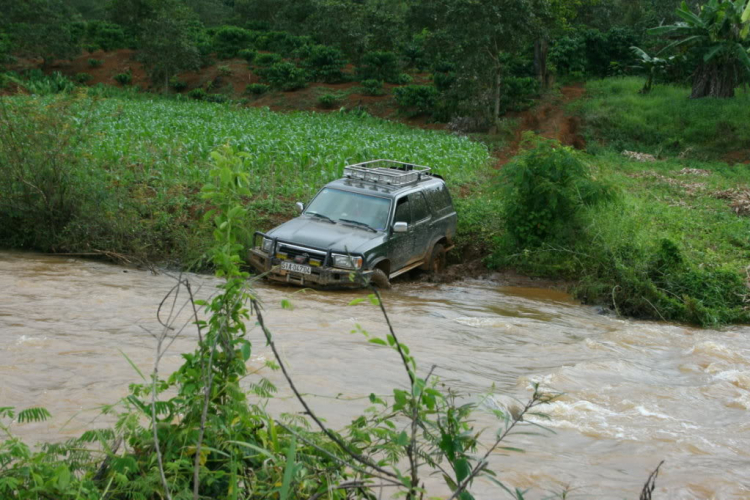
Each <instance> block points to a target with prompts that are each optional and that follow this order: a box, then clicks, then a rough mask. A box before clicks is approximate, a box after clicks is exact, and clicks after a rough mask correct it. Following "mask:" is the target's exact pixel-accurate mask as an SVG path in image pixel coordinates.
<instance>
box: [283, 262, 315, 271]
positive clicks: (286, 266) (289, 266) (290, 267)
mask: <svg viewBox="0 0 750 500" xmlns="http://www.w3.org/2000/svg"><path fill="white" fill-rule="evenodd" d="M281 269H283V270H285V271H292V272H293V273H300V274H310V273H312V267H310V266H303V265H302V264H295V263H294V262H282V263H281Z"/></svg>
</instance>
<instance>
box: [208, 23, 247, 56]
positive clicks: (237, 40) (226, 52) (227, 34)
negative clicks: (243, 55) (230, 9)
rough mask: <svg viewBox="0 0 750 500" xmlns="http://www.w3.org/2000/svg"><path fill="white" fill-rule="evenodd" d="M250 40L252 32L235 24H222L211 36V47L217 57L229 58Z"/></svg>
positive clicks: (243, 47)
mask: <svg viewBox="0 0 750 500" xmlns="http://www.w3.org/2000/svg"><path fill="white" fill-rule="evenodd" d="M252 41H253V34H252V32H250V31H248V30H245V29H242V28H238V27H236V26H223V27H221V28H219V29H218V30H217V31H216V33H215V34H214V36H213V48H214V51H216V56H217V57H218V58H219V59H231V58H233V57H235V56H236V55H237V54H238V53H239V51H240V50H242V49H245V48H247V47H248V46H249V45H250V44H251V43H252Z"/></svg>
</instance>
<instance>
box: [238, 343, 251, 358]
mask: <svg viewBox="0 0 750 500" xmlns="http://www.w3.org/2000/svg"><path fill="white" fill-rule="evenodd" d="M250 348H251V345H250V342H249V341H248V340H246V339H243V340H242V347H241V348H240V349H241V350H242V359H243V360H244V361H247V360H248V359H250Z"/></svg>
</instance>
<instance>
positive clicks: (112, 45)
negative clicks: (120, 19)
mask: <svg viewBox="0 0 750 500" xmlns="http://www.w3.org/2000/svg"><path fill="white" fill-rule="evenodd" d="M86 41H87V43H88V44H89V45H92V46H96V47H99V48H101V49H102V50H104V51H105V52H107V51H110V50H117V49H124V48H127V47H128V46H129V45H131V43H130V42H129V41H128V37H127V35H126V34H125V30H123V28H122V26H120V25H118V24H113V23H109V22H106V21H89V22H88V23H86Z"/></svg>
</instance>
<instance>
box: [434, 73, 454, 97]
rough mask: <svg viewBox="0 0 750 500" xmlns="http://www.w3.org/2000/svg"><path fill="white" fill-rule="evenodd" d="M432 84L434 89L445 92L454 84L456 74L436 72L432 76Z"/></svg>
mask: <svg viewBox="0 0 750 500" xmlns="http://www.w3.org/2000/svg"><path fill="white" fill-rule="evenodd" d="M432 82H433V83H434V85H435V88H436V89H438V91H440V92H445V91H447V90H448V89H450V88H451V87H452V86H453V84H454V83H456V72H455V71H447V72H443V71H440V72H438V71H436V72H435V73H433V74H432Z"/></svg>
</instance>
